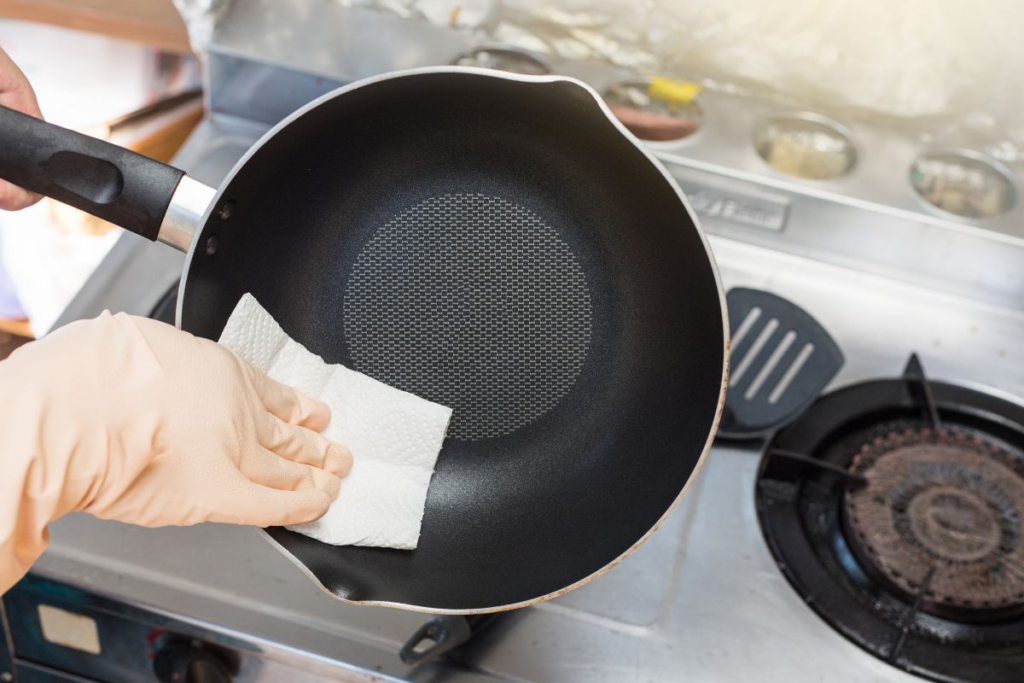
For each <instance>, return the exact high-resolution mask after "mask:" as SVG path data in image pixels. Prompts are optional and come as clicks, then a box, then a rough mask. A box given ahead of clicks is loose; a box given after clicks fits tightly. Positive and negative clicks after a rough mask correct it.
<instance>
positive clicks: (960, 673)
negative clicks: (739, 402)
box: [756, 379, 1024, 683]
mask: <svg viewBox="0 0 1024 683" xmlns="http://www.w3.org/2000/svg"><path fill="white" fill-rule="evenodd" d="M931 392H932V394H933V396H934V403H935V404H936V406H937V412H938V417H940V418H941V424H942V428H948V429H949V430H951V431H952V432H956V433H963V434H967V435H975V434H978V435H980V434H984V435H985V436H984V438H985V439H986V440H987V441H988V442H991V443H992V444H995V445H997V446H998V447H999V448H1000V449H1002V450H1005V451H1006V452H1007V453H1010V454H1011V455H1012V457H1011V458H1010V460H1011V462H1015V461H1016V460H1015V459H1016V458H1017V457H1018V454H1021V453H1024V451H1022V450H1021V447H1022V446H1024V426H1022V425H1024V407H1022V406H1020V405H1017V404H1014V403H1011V402H1008V401H1005V400H1003V399H1000V398H997V397H995V396H992V395H990V394H985V393H981V392H978V391H974V390H971V389H967V388H964V387H959V386H955V385H950V384H945V383H940V382H933V383H931ZM918 393H919V392H918V391H915V390H914V388H913V387H911V386H910V385H908V382H907V381H906V380H904V379H894V380H881V381H875V382H866V383H863V384H858V385H853V386H850V387H847V388H844V389H841V390H838V391H835V392H832V393H830V394H828V395H826V396H823V397H822V398H820V399H818V401H817V402H815V403H814V404H813V405H812V406H811V407H810V408H809V409H808V410H807V411H806V412H805V413H804V415H803V416H801V418H800V419H798V420H797V421H796V422H794V423H793V424H791V425H790V426H788V427H787V428H786V429H784V430H782V431H781V432H779V433H778V434H777V435H776V437H775V438H774V439H773V440H772V442H771V443H770V444H769V445H768V453H769V455H766V456H765V458H764V459H763V460H762V463H761V468H760V472H759V477H758V484H757V491H756V503H757V510H758V517H759V520H760V522H761V527H762V530H763V532H764V535H765V539H766V541H767V544H768V547H769V549H770V551H771V553H772V554H773V555H774V557H775V558H776V560H777V561H778V563H779V566H780V568H781V569H782V572H783V574H784V575H785V576H786V578H787V580H788V581H789V582H790V583H791V584H792V585H793V587H794V588H795V589H796V591H797V593H798V594H799V595H801V596H802V597H804V599H805V600H806V601H807V603H808V605H809V606H810V607H811V608H812V609H813V610H814V611H815V612H817V613H818V615H819V616H821V617H822V618H823V619H824V620H825V621H826V622H828V624H830V625H831V626H832V627H833V628H835V629H836V630H838V631H839V632H840V633H842V634H843V635H844V636H846V637H847V638H849V639H850V640H851V641H853V642H854V643H856V644H857V645H858V646H860V647H862V648H864V649H865V650H867V651H868V652H870V653H872V654H874V655H875V656H877V657H879V658H880V659H882V660H884V661H887V662H889V663H890V664H893V665H894V666H897V667H899V668H902V669H904V670H906V671H909V672H911V673H915V674H917V675H921V676H924V677H928V678H931V679H934V680H938V681H943V682H959V681H978V680H985V681H988V682H990V683H1019V681H1021V680H1022V675H1021V672H1022V671H1024V614H1022V613H1021V612H1020V611H1018V610H1017V604H1016V603H1017V600H1016V597H1015V596H1014V597H1012V598H1010V602H1011V603H1013V604H1009V605H1002V606H999V607H997V606H994V605H989V606H987V607H986V606H984V605H979V606H977V607H980V609H975V607H976V606H975V605H973V604H971V605H956V606H954V607H955V609H948V608H950V607H951V605H949V604H947V603H944V602H942V601H941V600H939V601H936V602H935V603H934V604H931V603H929V600H928V598H929V596H928V595H927V594H926V591H927V587H925V590H924V591H922V590H921V586H920V585H918V586H917V588H916V589H910V585H909V583H908V584H906V585H905V586H896V585H895V584H894V583H893V582H892V580H891V579H890V578H889V577H887V576H885V575H884V573H883V572H880V571H878V568H877V567H875V566H874V563H873V561H872V560H871V558H870V557H865V555H864V552H863V550H864V549H863V548H860V547H859V545H858V542H857V540H856V539H855V538H854V533H853V532H852V530H851V529H850V528H849V526H848V525H849V520H847V522H846V526H844V521H843V516H844V514H845V513H846V510H845V508H846V505H845V503H844V494H845V493H846V491H848V490H849V489H850V487H851V486H856V485H863V484H864V483H865V482H869V481H870V479H869V478H868V477H865V476H864V475H863V474H860V473H857V472H856V471H855V470H854V471H852V472H851V471H850V466H851V464H852V463H853V460H854V457H855V456H856V455H857V454H858V453H860V451H861V448H862V447H863V445H864V444H865V443H869V442H873V441H874V440H875V439H885V438H886V437H887V436H890V435H891V434H892V433H893V432H901V433H902V432H912V433H917V432H923V431H926V430H928V429H930V428H932V425H933V421H934V416H932V417H929V414H928V412H927V411H926V410H924V409H923V408H922V406H921V404H920V402H919V396H918ZM773 452H777V453H779V455H775V456H773V455H771V453H773ZM783 454H787V455H786V457H781V456H782V455H783ZM789 454H797V457H791V455H789ZM800 455H803V456H807V457H806V458H804V459H810V460H811V461H812V463H811V464H807V463H806V462H802V461H801V458H800V457H799V456H800ZM985 491H986V492H985V493H984V494H983V495H981V498H982V499H983V498H985V497H986V496H989V497H990V496H991V495H992V494H990V493H988V492H987V490H985ZM897 493H898V496H901V497H902V498H901V499H902V500H903V501H904V502H905V503H906V505H907V507H908V509H907V510H906V511H905V512H904V513H899V512H897V513H896V516H897V518H898V519H897V522H896V524H894V526H893V528H894V529H895V530H896V531H897V532H898V533H902V534H909V535H910V537H911V538H913V536H914V534H915V533H916V534H918V535H921V534H924V535H925V536H927V534H929V533H936V532H937V531H938V532H941V529H940V528H939V527H935V526H932V527H929V526H928V525H929V524H933V525H934V524H935V523H938V524H940V526H941V525H943V524H946V523H947V522H949V521H950V520H947V519H938V520H935V519H933V520H928V519H922V516H923V517H925V518H926V517H927V516H928V514H937V515H939V517H940V518H941V517H942V515H944V514H948V513H950V509H951V508H950V507H949V506H955V505H957V504H958V503H961V504H963V505H965V506H967V509H966V510H958V511H957V514H960V513H963V514H966V515H968V516H969V515H970V514H971V511H970V508H971V506H972V505H977V500H978V499H979V494H978V492H977V491H975V492H973V493H970V494H967V496H968V497H961V498H958V499H957V500H955V501H954V500H952V499H950V498H948V497H946V498H943V496H944V495H945V496H948V495H950V494H949V492H946V493H945V494H944V493H943V492H942V491H941V490H936V491H932V492H930V493H929V492H925V491H921V490H917V491H915V490H913V487H909V488H907V490H905V491H899V492H897ZM921 496H924V498H921ZM970 496H973V498H970ZM915 500H916V502H914V501H915ZM912 504H913V505H916V506H918V508H917V509H916V510H914V511H910V510H909V506H910V505H912ZM996 507H997V509H995V510H994V511H991V510H990V511H989V512H988V513H985V514H986V515H990V516H989V520H990V521H991V520H999V522H998V526H999V531H998V533H999V535H1000V542H999V545H998V546H997V552H1006V550H1005V547H1006V546H1007V544H1009V546H1014V545H1015V544H1017V543H1018V542H1019V541H1020V540H1021V539H1020V533H1021V532H1020V528H1019V524H1017V523H1016V522H1015V521H1014V520H1013V513H1012V511H1011V510H1010V508H1009V507H1007V506H1005V505H1003V504H1002V503H997V506H996ZM974 512H978V510H977V509H975V510H974ZM901 514H904V519H903V520H902V521H900V519H899V517H900V515H901ZM914 514H916V515H917V516H918V518H919V519H918V521H917V528H916V529H915V528H914V523H913V522H912V520H911V516H913V515H914ZM983 516H984V515H983ZM965 519H966V521H964V520H960V522H959V523H971V524H977V525H980V527H979V528H982V529H988V530H989V531H991V532H992V533H993V534H994V533H995V530H994V529H992V528H991V527H990V525H989V524H988V522H986V520H985V519H977V518H970V517H968V518H965ZM922 524H924V526H923V527H922V526H921V525H922ZM993 538H994V536H990V537H988V541H992V539H993ZM851 539H853V541H852V542H851ZM917 541H918V542H923V543H924V545H927V544H928V543H929V542H931V543H932V544H933V546H934V547H933V548H932V549H931V550H932V551H933V552H934V551H936V550H938V551H940V553H941V551H945V554H946V557H945V559H946V560H947V561H950V562H953V561H954V560H956V557H950V555H951V554H952V555H953V556H956V555H958V554H959V561H961V562H969V561H974V562H977V561H979V560H981V561H984V559H983V558H984V557H988V556H989V555H986V554H985V553H991V552H992V548H991V543H990V542H989V543H988V544H987V545H986V541H985V540H984V539H983V540H982V541H981V542H980V543H979V544H977V545H975V546H972V545H971V543H969V542H965V543H963V544H962V545H957V544H955V543H950V542H948V539H947V542H945V544H944V541H943V540H942V539H934V538H933V539H930V540H929V539H924V540H923V541H922V539H921V538H918V539H917ZM936 543H937V544H938V545H935V544H936ZM1000 547H1001V548H1004V550H998V548H1000ZM876 550H877V549H876ZM973 556H978V557H975V559H973V560H972V559H971V558H972V557H973ZM953 563H954V564H955V562H953ZM908 589H909V590H908ZM915 590H916V591H917V594H914V591H915ZM1002 608H1005V609H1002Z"/></svg>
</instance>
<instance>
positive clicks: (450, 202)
mask: <svg viewBox="0 0 1024 683" xmlns="http://www.w3.org/2000/svg"><path fill="white" fill-rule="evenodd" d="M226 204H230V210H229V211H219V208H220V207H221V206H224V205H226ZM221 216H227V217H226V218H222V217H221ZM210 221H211V222H210V223H209V224H208V225H207V226H206V227H205V229H204V233H203V235H202V239H201V240H200V242H199V243H198V249H197V250H196V253H195V255H194V256H193V258H192V260H191V264H190V266H189V270H188V274H187V286H186V290H185V298H184V306H183V313H182V326H183V327H184V328H185V329H186V330H189V331H192V332H195V333H197V334H200V335H202V336H206V337H209V338H217V337H218V336H219V334H220V331H221V329H222V328H223V325H224V323H225V321H226V320H227V318H228V316H229V315H230V313H231V311H232V309H233V307H234V305H235V303H236V302H237V301H238V299H239V297H241V296H242V294H244V293H245V292H252V293H253V294H254V295H255V296H256V298H257V299H258V300H259V301H260V302H261V303H262V304H263V305H264V306H265V307H266V308H267V309H268V310H269V311H270V312H271V313H272V314H273V315H274V317H275V318H277V320H278V321H280V323H281V324H282V326H283V327H284V329H285V330H286V331H287V332H288V333H289V334H290V335H291V336H293V337H294V338H296V339H297V340H299V341H300V342H302V343H303V344H304V345H306V346H307V347H308V348H309V349H310V350H312V351H314V352H315V353H317V354H320V355H321V356H323V357H324V359H326V360H327V361H328V362H332V363H344V364H346V365H348V366H350V367H353V368H355V369H357V370H360V371H362V372H365V373H367V374H369V375H371V376H373V377H375V378H377V379H381V380H383V381H385V382H388V383H390V384H393V385H395V386H398V387H400V388H403V389H406V390H409V391H412V392H414V393H416V394H419V395H421V396H424V397H426V398H429V399H432V400H436V401H439V402H442V403H445V404H447V405H450V406H452V407H453V408H454V411H455V412H454V418H453V422H452V426H451V429H450V430H449V435H448V439H447V440H446V442H445V445H444V448H443V450H442V452H441V456H440V459H439V461H438V465H437V471H436V473H435V475H434V478H433V481H432V483H431V487H430V493H429V496H428V500H427V507H426V513H425V516H424V519H423V531H422V536H421V538H420V544H419V548H418V549H417V550H415V551H412V552H409V551H399V550H387V549H375V548H357V547H342V548H339V547H333V546H328V545H324V544H321V543H319V542H317V541H314V540H311V539H308V538H305V537H303V536H300V535H298V534H294V533H292V532H289V531H286V530H283V529H273V530H270V533H271V535H272V536H273V537H274V538H275V539H276V540H277V541H278V542H279V543H280V544H281V545H283V546H284V547H285V548H286V549H287V550H288V551H289V552H290V553H292V554H293V555H294V556H295V557H296V558H298V559H299V560H300V561H301V562H302V563H303V564H305V565H306V566H307V567H308V568H309V569H310V570H311V571H312V572H313V573H314V574H315V575H316V576H317V578H318V579H319V580H320V581H321V583H323V585H324V586H325V587H326V588H328V589H329V590H331V591H333V592H334V593H336V594H337V595H339V596H341V597H344V598H348V599H351V600H370V601H385V602H392V603H399V604H406V605H413V606H418V607H425V608H432V609H457V610H475V609H489V608H494V607H499V606H507V605H515V604H518V603H523V602H529V601H532V600H535V599H537V598H539V597H542V596H545V595H548V594H550V593H553V592H557V591H560V590H562V589H563V588H566V587H568V586H570V585H572V584H574V583H576V582H578V581H580V580H582V579H585V578H586V577H588V576H590V575H592V574H593V573H595V572H597V571H599V570H600V569H602V568H603V567H605V566H606V565H607V564H608V563H609V562H611V561H613V560H614V559H615V558H617V557H619V556H620V555H621V554H622V553H624V552H626V551H628V550H629V549H630V548H631V547H633V546H634V545H635V544H636V543H637V542H638V541H639V540H640V539H641V538H643V537H644V535H645V534H646V533H647V532H648V531H649V530H650V529H651V528H652V526H654V525H655V524H656V523H657V522H658V520H659V519H660V518H661V517H662V516H663V515H664V514H665V512H666V511H667V510H668V509H669V508H670V507H671V506H672V504H673V502H674V501H675V500H676V499H677V497H678V495H679V493H680V491H681V490H682V489H683V487H684V485H685V484H686V482H687V481H688V479H689V477H690V476H691V475H692V474H693V471H694V468H695V466H696V464H697V461H698V458H699V457H700V455H701V453H702V451H703V449H704V447H705V443H706V441H707V439H708V436H709V432H710V430H711V428H712V424H713V421H714V416H715V414H716V410H717V406H718V402H719V398H720V394H721V383H722V368H723V353H724V349H723V346H724V344H723V323H722V309H721V300H720V295H719V289H718V286H717V282H716V278H715V275H714V272H713V268H712V265H711V263H710V260H709V257H708V254H707V252H706V249H705V247H704V245H703V243H702V241H701V239H700V236H699V234H698V232H697V230H696V229H695V228H694V226H693V224H692V221H691V219H690V217H689V215H688V214H687V212H686V210H685V208H684V207H683V205H682V203H681V202H680V200H679V198H678V196H677V195H676V193H675V190H674V189H673V187H672V185H671V184H670V183H668V182H667V181H666V180H665V178H664V177H663V176H662V174H661V173H660V172H659V170H658V169H657V168H656V167H655V166H654V165H653V164H652V163H651V162H650V161H649V160H648V159H647V158H646V157H645V156H644V155H643V154H642V153H641V152H640V151H639V150H638V149H637V148H636V147H635V146H634V145H633V143H632V142H630V141H629V140H628V139H627V138H625V137H624V136H623V135H622V134H621V133H620V132H619V130H618V129H617V128H616V126H615V125H614V124H613V123H611V122H610V121H609V120H608V118H607V117H606V116H605V114H604V113H603V112H602V111H601V109H600V107H599V105H598V104H597V102H596V101H595V100H594V99H593V97H592V95H590V93H589V92H588V91H586V90H584V89H583V88H581V87H580V86H578V85H576V84H574V83H571V82H565V81H556V82H546V83H541V82H520V81H514V80H508V79H505V78H500V77H491V76H483V75H480V74H473V73H435V74H418V75H414V76H404V77H400V78H395V79H390V80H383V81H379V82H376V83H373V84H369V85H364V86H362V87H359V88H356V89H354V90H350V91H348V92H346V93H343V94H341V95H339V96H337V97H335V98H333V99H330V100H327V101H326V102H324V103H322V104H320V105H319V106H317V107H316V108H313V109H311V110H309V111H308V112H306V113H305V114H303V115H302V116H300V117H299V118H297V119H295V120H293V121H292V122H291V123H290V124H289V125H288V126H286V127H285V128H283V129H282V130H280V131H279V132H278V133H277V134H276V135H275V136H274V137H272V138H271V139H270V140H269V141H267V142H266V143H264V144H263V145H262V147H260V148H259V149H258V150H257V151H256V152H255V154H253V155H252V156H251V158H250V159H249V160H248V161H247V162H246V163H245V165H244V166H243V167H242V168H241V169H240V170H239V171H238V172H237V173H236V174H235V175H234V176H233V178H231V179H230V181H229V184H228V186H227V187H226V189H225V190H224V192H223V193H222V194H221V196H220V198H219V199H218V210H215V211H214V213H213V217H212V218H211V219H210ZM214 236H216V239H215V240H214V242H212V243H210V244H214V243H215V245H216V249H209V250H207V249H206V248H205V247H206V245H207V240H209V239H210V238H211V237H214ZM208 252H213V253H212V254H210V253H208ZM355 457H356V466H357V467H358V458H359V454H358V453H356V454H355Z"/></svg>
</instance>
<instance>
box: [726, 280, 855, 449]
mask: <svg viewBox="0 0 1024 683" xmlns="http://www.w3.org/2000/svg"><path fill="white" fill-rule="evenodd" d="M726 301H727V303H728V306H729V326H730V327H731V328H732V348H731V351H730V354H731V355H730V363H729V368H730V369H729V391H728V394H727V398H726V401H725V410H724V411H723V413H722V421H721V424H720V425H719V428H718V436H719V437H720V438H724V439H755V438H759V437H763V436H766V435H768V434H770V433H772V432H774V431H775V430H777V429H778V428H779V427H782V426H783V425H785V424H787V423H789V422H790V421H791V420H793V419H794V418H796V416H798V415H799V414H800V413H802V412H803V411H804V410H805V409H806V408H807V406H808V405H810V403H811V401H813V400H814V399H815V398H816V397H817V396H818V394H820V393H821V391H822V389H824V388H825V386H826V385H827V384H828V383H829V382H830V381H831V380H832V378H833V377H835V375H836V373H837V372H839V369H840V368H841V367H843V362H844V358H843V353H842V351H840V350H839V346H838V345H836V343H835V341H834V340H833V339H832V337H831V336H830V335H829V333H828V332H827V331H825V328H823V327H822V326H821V325H820V324H819V323H818V321H817V320H815V319H814V318H812V317H811V316H810V314H808V313H807V311H805V310H803V309H802V308H800V307H799V306H797V305H796V304H793V303H791V302H789V301H787V300H786V299H783V298H782V297H779V296H776V295H774V294H770V293H768V292H764V291H761V290H757V289H747V288H743V287H736V288H734V289H731V290H729V293H728V294H727V295H726Z"/></svg>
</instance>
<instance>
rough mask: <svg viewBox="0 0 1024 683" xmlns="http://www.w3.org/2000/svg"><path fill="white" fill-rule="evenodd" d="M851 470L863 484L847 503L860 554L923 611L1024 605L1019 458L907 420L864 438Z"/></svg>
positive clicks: (1022, 466)
mask: <svg viewBox="0 0 1024 683" xmlns="http://www.w3.org/2000/svg"><path fill="white" fill-rule="evenodd" d="M850 470H851V471H852V472H854V473H857V474H860V475H863V476H864V477H866V479H867V482H868V483H867V485H866V486H863V487H861V488H859V489H856V490H852V491H850V492H848V493H847V494H846V496H845V503H844V511H845V514H846V522H847V526H848V527H849V529H850V530H851V531H852V534H851V535H852V538H850V539H849V540H850V543H851V545H852V546H853V547H854V549H855V551H858V552H857V554H858V555H859V556H861V558H862V559H864V560H866V561H867V563H868V564H870V565H873V569H874V570H876V572H878V573H880V574H881V575H882V576H883V577H884V579H885V580H887V582H888V583H890V584H892V585H894V586H895V587H897V588H898V589H899V590H900V591H901V592H903V593H904V594H906V595H908V596H911V597H914V598H916V596H919V595H922V593H923V595H922V601H921V605H922V609H923V610H924V611H928V612H932V613H936V614H940V615H941V614H943V613H945V612H946V611H948V609H949V608H955V609H964V610H970V611H972V612H977V613H979V614H981V613H984V612H986V611H989V610H999V611H1003V610H1006V609H1008V608H1015V607H1020V606H1024V543H1022V538H1021V536H1022V529H1021V526H1022V522H1021V515H1022V513H1024V473H1022V471H1024V463H1022V462H1021V461H1020V458H1019V457H1018V456H1015V455H1013V454H1011V453H1009V452H1007V451H1006V450H1005V449H1003V448H1001V447H1000V446H998V445H996V444H995V443H993V442H991V441H989V440H987V439H986V438H985V437H983V436H981V435H979V434H974V433H968V432H966V431H962V430H959V429H943V430H940V431H938V432H936V431H933V430H930V429H920V430H908V431H903V432H897V433H891V434H889V435H887V436H884V437H879V438H877V439H875V440H874V441H872V442H870V443H867V444H865V445H864V446H863V447H862V448H861V450H860V452H859V453H858V454H857V455H856V456H855V457H854V459H853V463H852V464H851V466H850Z"/></svg>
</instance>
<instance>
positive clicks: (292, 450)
mask: <svg viewBox="0 0 1024 683" xmlns="http://www.w3.org/2000/svg"><path fill="white" fill-rule="evenodd" d="M257 436H258V438H259V442H260V445H262V446H263V447H264V448H266V449H268V450H271V451H273V452H274V453H276V454H277V455H279V456H280V457H282V458H285V459H287V460H291V461H293V462H297V463H302V464H305V465H312V466H313V467H319V468H321V469H324V470H326V471H327V472H330V473H331V474H333V475H334V476H336V477H343V476H345V475H346V474H348V473H349V470H351V469H352V453H351V451H349V449H348V448H346V447H345V446H343V445H341V444H339V443H337V442H334V441H331V440H330V439H328V438H327V437H325V436H324V435H322V434H318V433H317V432H314V431H313V430H311V429H306V428H305V427H299V426H297V425H293V424H288V423H287V422H285V421H283V420H281V419H280V418H278V417H275V416H274V415H270V414H267V419H266V420H263V421H262V424H260V425H259V427H258V434H257Z"/></svg>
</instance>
